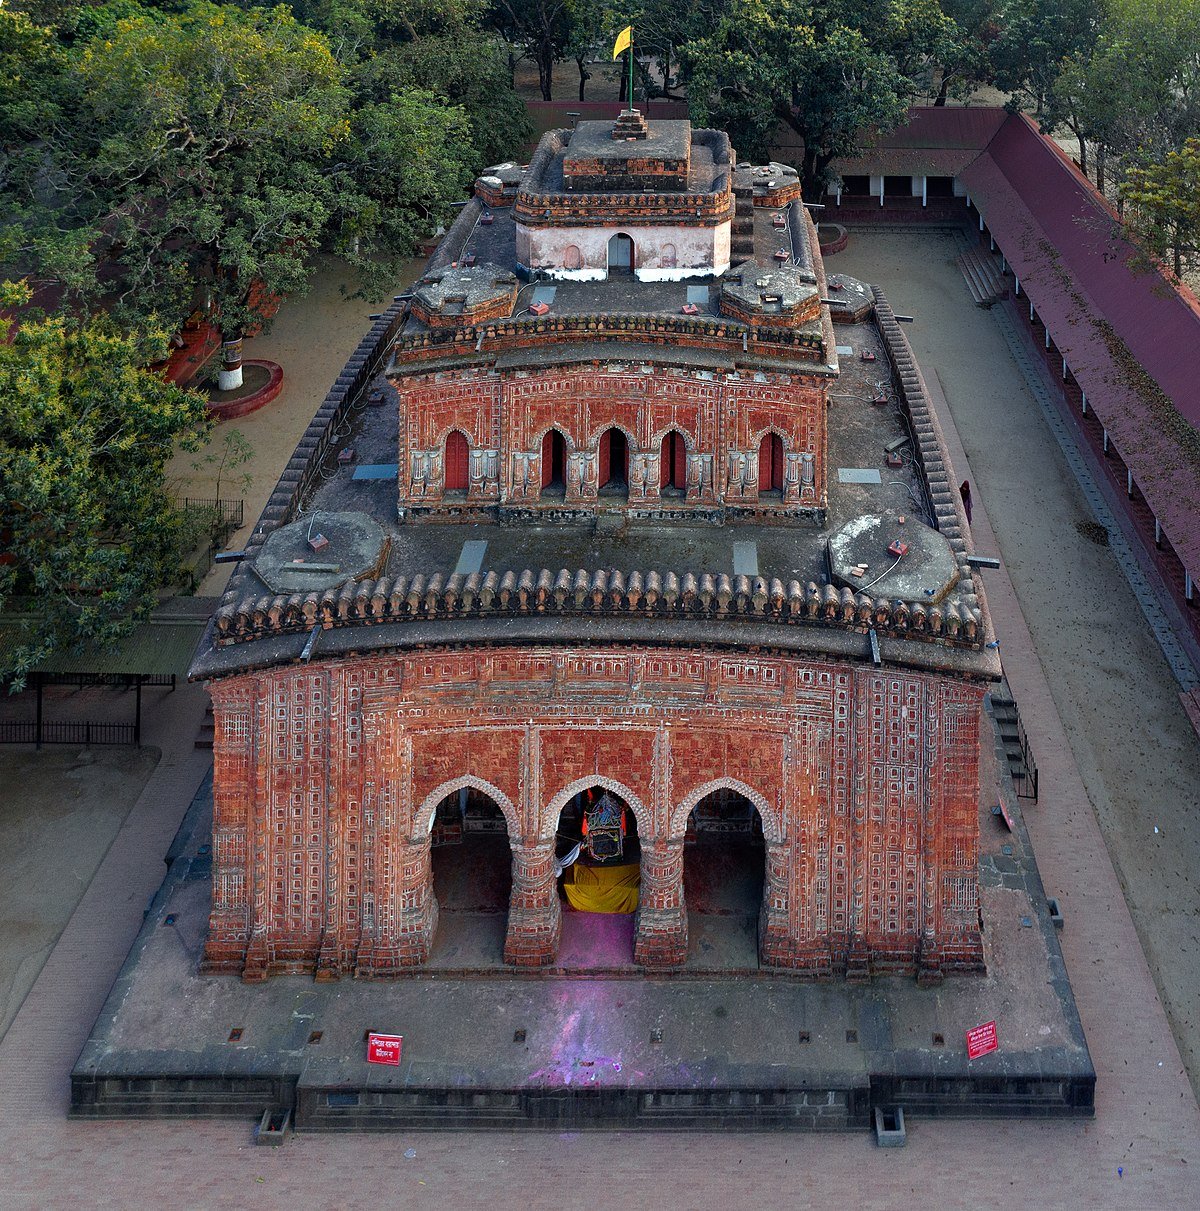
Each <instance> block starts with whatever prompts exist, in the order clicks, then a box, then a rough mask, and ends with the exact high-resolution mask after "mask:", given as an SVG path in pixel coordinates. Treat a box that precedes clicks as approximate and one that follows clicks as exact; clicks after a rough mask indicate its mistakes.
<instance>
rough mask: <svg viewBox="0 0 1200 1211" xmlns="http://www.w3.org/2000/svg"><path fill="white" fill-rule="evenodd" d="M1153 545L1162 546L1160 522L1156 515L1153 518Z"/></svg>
mask: <svg viewBox="0 0 1200 1211" xmlns="http://www.w3.org/2000/svg"><path fill="white" fill-rule="evenodd" d="M1154 545H1155V546H1156V547H1161V546H1162V523H1161V522H1160V521H1159V520H1158V518H1157V517H1156V518H1155V519H1154Z"/></svg>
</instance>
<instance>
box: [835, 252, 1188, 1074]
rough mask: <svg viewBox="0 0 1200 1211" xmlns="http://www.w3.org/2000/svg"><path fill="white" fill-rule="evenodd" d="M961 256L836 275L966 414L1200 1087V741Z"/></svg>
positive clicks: (1031, 619) (852, 257)
mask: <svg viewBox="0 0 1200 1211" xmlns="http://www.w3.org/2000/svg"><path fill="white" fill-rule="evenodd" d="M956 255H957V247H956V245H955V243H954V241H953V239H952V238H951V237H949V236H945V235H938V234H933V233H910V232H899V231H896V232H890V231H889V232H853V233H852V234H851V237H850V245H849V247H848V248H847V249H846V250H845V251H844V252H841V253H838V254H836V255H835V256H833V257H831V258H830V260H829V267H830V270H831V271H834V272H838V273H849V274H851V275H853V276H856V277H861V278H865V279H867V280H870V281H874V282H876V283H878V284H879V285H881V286H882V287H883V288H884V289H885V290H886V291H887V293H888V297H889V299H890V300H891V302H892V304H893V305H894V306H895V308H896V309H897V311H901V312H907V313H909V314H912V315H914V316H915V318H916V322H915V323H914V324H912V325H911V326H909V327H908V328H907V335H908V338H909V340H910V341H911V342H912V345H913V348H914V350H915V352H916V355H917V359H918V360H919V361H920V363H921V366H922V369H923V370H924V372H925V375H926V377H927V378H930V377H933V376H934V375H936V376H937V378H938V380H939V381H940V383H941V385H942V388H943V391H944V392H945V395H946V398H947V402H948V403H949V405H950V410H951V412H952V413H953V415H954V420H955V424H956V426H957V428H958V431H959V433H960V435H961V437H962V441H963V445H964V447H965V449H966V452H967V457H968V458H969V459H970V461H971V465H972V467H973V468H974V470H975V475H976V477H977V480H976V483H975V484H974V485H973V486H974V487H975V489H976V491H977V492H978V493H980V494H981V495H982V496H983V499H984V500H985V501H986V504H987V509H988V512H989V514H990V516H991V520H992V525H993V527H994V529H995V532H996V537H997V541H998V542H999V545H1000V551H999V554H1000V556H1001V557H1002V558H1003V560H1004V563H1005V566H1006V568H1007V569H1008V573H1009V576H1010V577H1011V578H1012V581H1013V584H1014V586H1015V587H1016V590H1017V594H1018V596H1019V598H1020V601H1021V609H1022V612H1023V613H1024V615H1025V619H1026V622H1027V623H1028V626H1029V630H1030V633H1031V634H1032V636H1033V640H1034V644H1035V646H1036V649H1037V655H1038V658H1039V660H1040V661H1041V664H1042V667H1043V669H1044V670H1045V672H1046V674H1047V679H1048V681H1049V682H1050V685H1051V688H1052V692H1053V694H1054V699H1055V705H1056V706H1057V708H1058V712H1059V715H1060V716H1061V718H1062V721H1063V724H1064V726H1065V727H1066V730H1067V734H1068V736H1069V737H1070V743H1071V748H1072V751H1073V753H1074V755H1075V759H1076V761H1077V763H1078V765H1079V768H1080V770H1081V772H1082V774H1083V778H1084V783H1085V785H1086V787H1087V791H1088V795H1089V797H1090V798H1091V801H1092V805H1093V807H1094V808H1095V811H1096V815H1097V818H1098V820H1099V823H1100V828H1101V831H1102V832H1103V834H1104V837H1105V841H1106V843H1107V845H1108V849H1109V854H1110V856H1111V858H1112V861H1113V865H1114V866H1115V867H1116V871H1117V875H1118V877H1119V878H1120V880H1121V885H1122V888H1123V890H1124V892H1125V898H1126V900H1127V902H1128V904H1129V908H1130V911H1131V913H1132V915H1133V919H1134V923H1135V925H1136V927H1137V930H1138V933H1139V936H1140V938H1141V941H1142V945H1143V948H1144V949H1145V952H1146V957H1147V960H1148V962H1149V965H1150V970H1151V972H1152V974H1153V976H1154V979H1155V983H1156V984H1157V986H1158V989H1159V993H1160V995H1161V997H1162V1000H1163V1005H1164V1007H1165V1009H1166V1011H1167V1016H1168V1019H1169V1020H1170V1022H1171V1026H1172V1029H1173V1030H1174V1033H1175V1037H1176V1040H1177V1041H1178V1043H1179V1048H1180V1051H1181V1052H1182V1054H1183V1059H1184V1063H1185V1064H1186V1065H1187V1068H1188V1073H1189V1075H1190V1077H1191V1081H1192V1086H1193V1088H1195V1089H1198V1090H1200V1009H1198V1008H1197V1006H1198V1003H1200V1002H1198V998H1200V895H1198V890H1200V889H1198V886H1197V884H1196V883H1193V882H1192V876H1193V875H1194V874H1196V873H1197V871H1200V738H1198V737H1197V735H1196V733H1195V731H1193V729H1192V727H1191V726H1190V724H1189V723H1188V720H1187V716H1186V715H1185V714H1184V711H1183V708H1182V706H1181V704H1180V701H1179V695H1178V686H1177V685H1176V683H1175V681H1174V679H1173V678H1172V676H1171V673H1170V670H1169V669H1168V667H1167V665H1166V663H1165V661H1164V660H1163V657H1162V654H1161V652H1160V650H1159V648H1158V646H1157V644H1156V643H1155V641H1154V638H1153V636H1152V635H1151V633H1150V630H1149V627H1148V626H1147V624H1146V621H1145V618H1144V617H1143V615H1142V613H1141V611H1140V610H1139V609H1138V607H1137V604H1136V602H1135V601H1134V600H1133V597H1132V595H1131V593H1130V590H1129V588H1128V584H1127V582H1126V580H1125V578H1124V576H1123V575H1122V573H1121V570H1120V568H1119V566H1118V564H1117V562H1116V559H1115V558H1114V556H1113V554H1112V552H1111V551H1110V550H1109V548H1108V547H1107V546H1101V545H1098V544H1097V543H1096V542H1094V541H1092V540H1091V539H1089V538H1088V537H1086V536H1085V533H1084V532H1081V530H1080V528H1079V527H1080V526H1081V525H1085V524H1086V523H1088V522H1094V520H1095V519H1094V518H1093V517H1092V514H1091V512H1090V510H1089V508H1088V505H1087V503H1086V501H1085V500H1084V498H1083V496H1082V494H1081V493H1080V491H1079V489H1078V487H1077V485H1076V483H1075V480H1074V478H1073V477H1072V474H1071V471H1070V469H1069V468H1068V467H1067V465H1066V463H1065V461H1064V460H1063V458H1062V455H1061V453H1060V451H1059V449H1058V446H1057V445H1056V444H1055V440H1054V437H1053V436H1052V434H1051V433H1050V431H1049V429H1048V427H1047V426H1046V424H1045V422H1044V421H1043V419H1042V414H1041V411H1040V410H1039V407H1038V405H1037V403H1036V402H1035V401H1034V400H1033V398H1032V397H1031V395H1030V394H1029V392H1028V390H1027V389H1026V387H1025V383H1024V380H1023V379H1022V377H1021V374H1020V371H1019V370H1018V369H1017V367H1016V365H1015V364H1014V362H1013V360H1012V358H1011V357H1010V356H1009V353H1008V348H1007V346H1006V344H1005V342H1004V339H1003V337H1002V335H1001V333H1000V330H999V328H998V327H997V325H996V322H995V320H994V319H993V318H992V314H991V313H990V312H988V311H985V310H982V309H980V308H976V307H973V306H971V304H970V301H969V298H968V295H967V291H966V287H965V285H964V283H963V280H962V276H961V274H960V272H959V270H958V268H957V266H956V265H955V264H954V258H955V256H956ZM987 553H988V554H991V553H992V552H987ZM985 575H986V574H985ZM1002 655H1003V653H1002ZM1030 743H1031V745H1032V748H1033V752H1034V756H1035V758H1036V756H1037V749H1038V737H1037V736H1036V735H1034V736H1031V737H1030ZM1029 810H1030V811H1031V812H1036V811H1037V808H1036V807H1031V808H1030V809H1029ZM1197 879H1198V880H1200V875H1197Z"/></svg>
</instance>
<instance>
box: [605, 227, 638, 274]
mask: <svg viewBox="0 0 1200 1211" xmlns="http://www.w3.org/2000/svg"><path fill="white" fill-rule="evenodd" d="M636 268H637V249H636V248H635V247H634V243H633V236H631V235H630V234H629V233H628V232H625V231H618V232H617V233H616V235H614V236H612V237H611V238H610V239H609V241H608V272H609V273H610V274H613V273H632V272H633V271H634V270H635V269H636Z"/></svg>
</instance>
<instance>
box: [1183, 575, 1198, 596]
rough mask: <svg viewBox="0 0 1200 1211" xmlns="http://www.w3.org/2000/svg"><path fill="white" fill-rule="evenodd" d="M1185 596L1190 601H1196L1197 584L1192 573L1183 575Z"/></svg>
mask: <svg viewBox="0 0 1200 1211" xmlns="http://www.w3.org/2000/svg"><path fill="white" fill-rule="evenodd" d="M1183 595H1184V597H1186V598H1187V599H1188V601H1195V600H1196V582H1195V581H1194V580H1193V579H1192V574H1191V572H1184V574H1183Z"/></svg>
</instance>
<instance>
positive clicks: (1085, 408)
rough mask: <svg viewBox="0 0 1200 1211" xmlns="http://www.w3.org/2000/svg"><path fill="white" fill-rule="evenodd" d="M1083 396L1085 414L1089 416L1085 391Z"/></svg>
mask: <svg viewBox="0 0 1200 1211" xmlns="http://www.w3.org/2000/svg"><path fill="white" fill-rule="evenodd" d="M1081 394H1082V395H1083V414H1084V416H1087V392H1086V391H1084V392H1082V393H1081Z"/></svg>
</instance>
